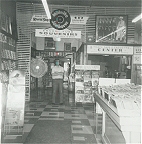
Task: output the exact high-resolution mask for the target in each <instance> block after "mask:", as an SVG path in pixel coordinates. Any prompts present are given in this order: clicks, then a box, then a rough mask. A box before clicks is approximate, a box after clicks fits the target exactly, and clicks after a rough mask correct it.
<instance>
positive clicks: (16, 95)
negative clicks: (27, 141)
mask: <svg viewBox="0 0 142 144" xmlns="http://www.w3.org/2000/svg"><path fill="white" fill-rule="evenodd" d="M24 109H25V74H24V72H22V71H19V70H14V71H12V72H11V73H10V74H9V84H8V92H7V103H6V115H5V126H9V130H10V131H9V132H11V129H12V128H13V126H18V127H19V126H21V127H23V125H24Z"/></svg>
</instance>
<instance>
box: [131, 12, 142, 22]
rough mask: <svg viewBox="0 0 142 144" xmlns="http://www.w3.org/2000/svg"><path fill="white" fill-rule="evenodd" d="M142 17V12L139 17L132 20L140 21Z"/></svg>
mask: <svg viewBox="0 0 142 144" xmlns="http://www.w3.org/2000/svg"><path fill="white" fill-rule="evenodd" d="M140 19H142V13H141V14H140V15H138V16H137V17H135V18H134V19H133V20H132V23H135V22H137V21H139V20H140Z"/></svg>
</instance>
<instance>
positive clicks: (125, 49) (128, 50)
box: [87, 45, 133, 55]
mask: <svg viewBox="0 0 142 144" xmlns="http://www.w3.org/2000/svg"><path fill="white" fill-rule="evenodd" d="M87 53H88V54H108V55H109V54H111V55H133V46H105V45H87Z"/></svg>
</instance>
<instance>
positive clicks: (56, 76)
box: [52, 59, 64, 105]
mask: <svg viewBox="0 0 142 144" xmlns="http://www.w3.org/2000/svg"><path fill="white" fill-rule="evenodd" d="M59 62H60V61H59V59H55V66H53V67H52V87H53V97H52V104H55V97H56V94H57V93H58V90H59V95H60V104H61V105H62V104H63V76H64V68H63V67H61V66H60V65H59Z"/></svg>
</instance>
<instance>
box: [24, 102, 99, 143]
mask: <svg viewBox="0 0 142 144" xmlns="http://www.w3.org/2000/svg"><path fill="white" fill-rule="evenodd" d="M32 113H34V114H33V115H34V116H28V115H29V114H31V115H32ZM34 117H36V118H38V120H37V122H36V123H35V125H34V127H33V129H32V130H31V132H30V134H29V135H28V137H27V138H26V141H25V143H24V144H29V143H34V144H36V143H41V144H42V143H68V144H71V143H85V144H86V143H87V144H88V143H93V144H95V143H97V142H96V139H95V135H94V129H95V126H94V112H93V104H90V105H89V104H86V105H82V104H81V105H76V106H65V105H62V106H60V105H48V104H45V103H44V102H40V103H31V104H30V107H29V109H27V110H26V117H25V118H26V119H25V122H26V123H30V121H31V120H32V119H34Z"/></svg>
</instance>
